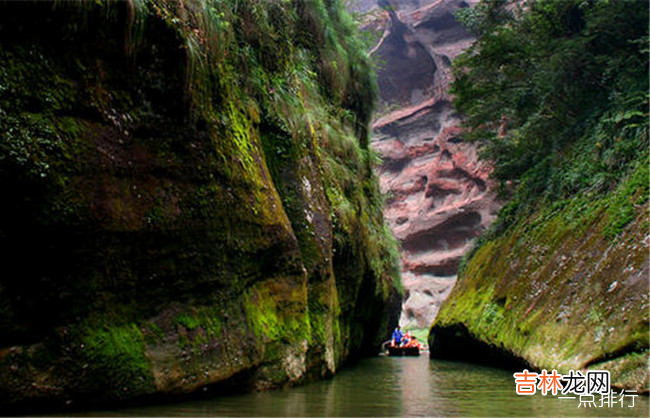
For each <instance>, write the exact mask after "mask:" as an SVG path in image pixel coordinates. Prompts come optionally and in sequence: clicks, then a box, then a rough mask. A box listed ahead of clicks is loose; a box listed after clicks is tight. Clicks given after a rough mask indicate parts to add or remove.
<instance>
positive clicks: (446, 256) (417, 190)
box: [358, 0, 500, 328]
mask: <svg viewBox="0 0 650 418" xmlns="http://www.w3.org/2000/svg"><path fill="white" fill-rule="evenodd" d="M472 3H475V2H471V1H470V2H467V1H461V0H442V1H440V0H438V1H432V0H424V1H404V2H402V1H394V2H386V1H384V2H381V1H379V2H370V1H368V2H361V4H360V5H358V11H359V12H361V13H364V14H365V29H366V30H367V31H369V32H370V33H373V34H375V36H376V38H377V43H376V45H375V46H374V48H373V49H372V54H373V55H374V56H375V58H376V60H377V61H378V62H379V68H378V70H377V75H378V82H379V91H380V97H381V100H382V104H383V107H382V108H381V110H380V112H379V117H378V118H377V119H376V120H375V121H374V124H373V138H372V146H373V148H374V149H375V150H377V151H378V152H379V154H380V155H381V156H382V158H383V165H382V166H381V168H380V170H379V176H380V181H381V188H382V191H383V192H384V193H386V194H387V195H388V198H387V202H386V209H385V216H386V219H387V221H388V223H389V225H390V227H391V229H392V231H393V232H394V234H395V236H396V237H397V239H398V240H399V241H400V243H401V246H402V277H403V282H404V287H405V300H404V304H403V309H402V315H401V318H400V323H401V324H402V325H403V326H404V325H408V326H416V327H418V328H428V327H429V325H430V324H431V322H432V320H433V319H434V317H435V315H436V312H437V311H438V308H439V306H440V303H441V302H442V301H443V300H444V299H445V298H446V297H447V296H448V295H449V292H450V291H451V289H452V287H453V285H454V283H455V280H456V273H457V271H458V266H459V263H460V260H461V258H462V256H463V254H465V253H466V252H467V251H468V250H469V248H470V246H471V245H472V244H471V243H472V240H473V239H474V238H475V237H476V236H478V235H479V234H480V233H481V232H482V231H484V230H485V229H486V228H487V227H488V226H489V225H490V224H491V222H492V221H493V220H494V218H495V215H496V213H497V211H498V209H499V207H500V205H499V203H498V202H497V200H496V196H495V194H494V193H493V192H492V183H491V181H490V180H489V178H488V177H489V174H490V170H491V167H490V164H489V163H488V162H485V161H479V159H478V155H477V147H476V145H475V144H471V143H466V142H463V141H462V140H461V139H460V134H461V128H460V127H459V125H460V116H459V115H457V114H456V113H455V112H454V109H453V106H452V104H451V97H450V95H449V91H448V90H449V85H450V82H451V79H452V74H451V69H450V65H451V60H452V59H453V58H454V57H456V56H457V55H458V54H459V53H461V52H462V51H463V50H464V49H466V48H467V47H468V46H469V45H470V44H471V43H472V41H473V38H472V37H471V35H470V34H469V33H467V32H466V31H465V30H464V28H463V27H462V26H461V25H460V23H458V22H457V21H456V20H455V18H454V11H455V10H456V9H458V8H461V7H469V6H470V5H471V4H472Z"/></svg>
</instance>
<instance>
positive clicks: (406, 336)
mask: <svg viewBox="0 0 650 418" xmlns="http://www.w3.org/2000/svg"><path fill="white" fill-rule="evenodd" d="M410 342H411V333H410V332H408V331H406V332H405V333H404V337H403V338H402V347H408V346H409V343H410Z"/></svg>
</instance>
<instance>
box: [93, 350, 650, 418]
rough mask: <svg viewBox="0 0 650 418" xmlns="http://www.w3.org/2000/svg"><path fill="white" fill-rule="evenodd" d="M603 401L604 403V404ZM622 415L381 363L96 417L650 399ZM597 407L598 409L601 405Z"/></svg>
mask: <svg viewBox="0 0 650 418" xmlns="http://www.w3.org/2000/svg"><path fill="white" fill-rule="evenodd" d="M597 399H599V398H598V397H597ZM625 401H626V403H625V404H624V406H623V407H621V406H620V405H618V404H617V405H616V406H612V407H609V408H607V407H602V408H601V407H590V408H584V407H578V406H579V405H580V402H579V399H558V398H557V397H554V396H552V395H550V394H549V395H547V396H542V395H539V394H537V395H534V396H519V395H517V394H516V393H515V383H514V378H513V376H512V371H507V370H502V369H495V368H490V367H483V366H477V365H474V364H467V363H457V362H446V361H437V360H429V358H428V356H420V357H415V358H391V357H377V358H370V359H366V360H363V361H361V362H359V363H357V364H355V365H352V366H349V367H347V368H345V369H343V370H341V371H340V372H339V373H338V374H337V375H336V376H335V377H334V378H333V379H330V380H324V381H319V382H315V383H311V384H307V385H303V386H298V387H293V388H287V389H281V390H274V391H268V392H259V393H249V394H245V395H236V396H225V397H215V398H211V399H203V400H194V401H188V402H182V403H175V404H164V405H156V406H147V407H138V408H128V409H119V410H103V411H93V412H89V413H86V414H91V415H95V416H97V415H104V416H105V415H110V416H143V415H144V416H563V417H564V416H650V413H649V412H650V411H649V408H650V406H649V405H650V404H649V402H648V397H647V396H637V397H636V398H634V407H628V404H631V398H626V400H625ZM596 404H597V405H598V404H599V402H598V401H597V402H596Z"/></svg>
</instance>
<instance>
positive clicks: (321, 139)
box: [0, 0, 400, 412]
mask: <svg viewBox="0 0 650 418" xmlns="http://www.w3.org/2000/svg"><path fill="white" fill-rule="evenodd" d="M218 3H219V5H220V7H219V8H215V7H212V6H210V4H212V3H207V2H201V1H190V0H188V1H179V2H166V1H147V2H139V1H138V2H126V1H125V2H56V3H52V2H0V188H1V189H2V190H3V204H2V205H0V246H1V247H2V248H3V250H4V252H3V256H2V260H3V267H2V268H3V272H2V274H1V275H0V410H2V412H7V411H16V412H25V411H28V410H29V409H28V408H39V407H43V408H60V407H70V406H72V407H74V406H77V405H80V404H85V403H91V402H117V401H125V400H134V399H147V398H150V397H155V396H165V397H167V396H169V395H170V394H178V393H191V392H194V391H196V390H197V389H199V388H204V389H205V390H206V391H207V392H208V393H213V394H219V393H221V392H222V391H224V390H232V389H237V390H247V389H253V388H256V389H265V388H269V387H277V386H283V385H288V384H293V383H298V382H303V381H305V380H308V379H311V378H315V377H322V376H328V375H331V374H332V373H334V372H335V371H336V370H337V369H338V367H339V366H340V365H341V364H342V363H343V362H345V361H346V360H348V359H350V358H352V357H355V356H359V355H362V354H364V353H367V352H372V353H375V352H376V351H375V350H376V349H377V344H378V343H379V342H381V339H382V338H383V337H384V336H385V335H386V333H387V332H388V329H389V328H391V327H392V326H394V323H395V322H396V320H397V315H396V314H397V312H396V311H397V306H398V305H399V303H400V300H399V296H398V294H397V291H396V289H395V287H394V280H395V279H396V278H397V275H398V274H399V271H398V268H397V259H396V257H395V256H393V255H391V254H396V251H395V250H394V248H393V245H392V244H391V243H392V240H391V238H390V237H389V235H388V234H387V233H386V232H387V230H386V228H385V227H384V223H383V217H382V211H381V210H382V205H381V202H382V199H381V196H380V193H379V186H378V182H377V179H376V177H375V176H374V174H373V172H372V164H371V159H370V155H369V153H368V149H367V144H368V134H367V133H368V126H369V115H370V113H371V111H372V107H373V100H374V97H373V92H374V91H375V90H374V80H373V78H372V72H371V71H370V70H369V65H368V62H367V59H366V58H365V57H364V55H363V50H362V48H359V47H358V46H357V42H358V41H357V40H356V38H355V37H354V34H355V32H354V31H353V30H352V29H351V26H350V24H349V19H348V18H347V17H346V16H345V15H344V14H343V13H342V10H341V7H340V4H338V3H337V2H327V5H326V4H324V3H323V2H319V1H312V0H310V1H305V2H302V1H298V2H266V1H265V2H253V1H241V0H238V1H224V2H218ZM326 32H327V33H326ZM354 51H360V52H359V53H355V52H354ZM396 305H397V306H396ZM215 384H219V385H216V386H215Z"/></svg>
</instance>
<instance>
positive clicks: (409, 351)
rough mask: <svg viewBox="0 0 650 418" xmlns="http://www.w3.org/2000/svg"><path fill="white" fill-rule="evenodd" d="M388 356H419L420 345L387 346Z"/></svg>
mask: <svg viewBox="0 0 650 418" xmlns="http://www.w3.org/2000/svg"><path fill="white" fill-rule="evenodd" d="M388 355H389V356H419V355H420V347H388Z"/></svg>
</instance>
